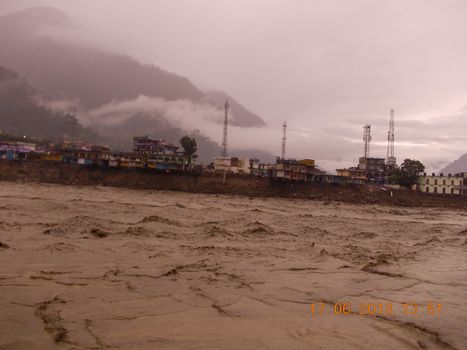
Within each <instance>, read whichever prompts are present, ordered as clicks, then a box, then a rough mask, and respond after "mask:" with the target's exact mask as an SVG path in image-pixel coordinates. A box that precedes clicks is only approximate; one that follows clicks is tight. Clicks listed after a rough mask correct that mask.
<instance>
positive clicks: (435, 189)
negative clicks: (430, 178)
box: [434, 180, 438, 193]
mask: <svg viewBox="0 0 467 350" xmlns="http://www.w3.org/2000/svg"><path fill="white" fill-rule="evenodd" d="M435 182H436V180H435ZM434 192H435V193H438V187H435V188H434Z"/></svg>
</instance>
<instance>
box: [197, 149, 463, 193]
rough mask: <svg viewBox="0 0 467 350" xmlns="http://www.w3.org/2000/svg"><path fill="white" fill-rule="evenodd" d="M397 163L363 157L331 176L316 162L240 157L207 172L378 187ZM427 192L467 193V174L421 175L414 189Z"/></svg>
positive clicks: (219, 161)
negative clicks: (269, 161)
mask: <svg viewBox="0 0 467 350" xmlns="http://www.w3.org/2000/svg"><path fill="white" fill-rule="evenodd" d="M393 167H394V164H389V165H388V164H387V162H386V160H385V159H384V158H368V157H361V158H360V159H359V163H358V165H357V166H355V167H350V168H344V169H336V172H337V174H335V175H332V174H327V173H326V172H324V171H322V170H320V169H319V168H317V167H316V166H315V161H314V160H313V159H302V160H295V159H281V158H280V157H278V158H277V160H276V162H275V163H261V162H260V161H259V160H258V159H249V160H248V159H239V158H237V157H230V158H222V157H219V158H215V160H214V163H213V164H212V165H211V166H210V167H208V168H207V169H206V170H208V171H212V172H218V173H222V172H227V173H231V174H250V175H253V176H260V177H268V178H271V179H273V180H275V181H293V182H314V183H337V184H358V185H364V184H375V185H381V186H382V185H385V184H388V183H389V181H388V180H389V174H390V170H391V169H392V168H393ZM413 188H414V189H416V190H419V191H421V192H426V193H439V194H456V195H459V194H464V195H466V194H467V172H465V173H458V174H447V175H444V174H438V175H436V174H434V173H433V174H431V175H429V174H426V173H424V174H423V175H421V176H419V177H418V179H417V184H416V185H415V186H414V187H413Z"/></svg>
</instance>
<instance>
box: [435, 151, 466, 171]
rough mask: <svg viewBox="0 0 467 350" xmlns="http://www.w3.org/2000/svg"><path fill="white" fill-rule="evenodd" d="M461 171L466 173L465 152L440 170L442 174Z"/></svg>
mask: <svg viewBox="0 0 467 350" xmlns="http://www.w3.org/2000/svg"><path fill="white" fill-rule="evenodd" d="M463 172H464V173H467V153H466V154H464V155H463V156H461V157H460V158H459V159H457V160H456V161H454V162H452V163H451V164H449V165H448V166H447V167H445V168H444V169H443V170H441V173H443V174H457V173H463Z"/></svg>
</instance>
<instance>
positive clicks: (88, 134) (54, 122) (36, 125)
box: [0, 66, 104, 143]
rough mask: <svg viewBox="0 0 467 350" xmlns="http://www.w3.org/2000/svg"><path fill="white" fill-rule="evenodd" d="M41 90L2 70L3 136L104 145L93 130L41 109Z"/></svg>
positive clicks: (0, 125) (0, 117) (0, 112)
mask: <svg viewBox="0 0 467 350" xmlns="http://www.w3.org/2000/svg"><path fill="white" fill-rule="evenodd" d="M37 94H38V92H37V90H36V89H35V88H34V87H32V86H31V85H30V84H29V83H28V82H27V81H26V80H25V79H24V78H22V77H20V76H19V75H18V74H17V73H16V72H13V71H11V70H9V69H6V68H4V67H2V66H0V130H1V133H8V134H16V135H26V136H32V137H39V138H47V139H49V140H51V141H58V140H59V139H60V138H61V137H63V136H64V135H69V136H71V135H72V134H73V133H74V135H75V136H76V137H79V138H81V139H82V140H84V141H89V142H96V143H98V142H103V141H104V140H102V139H101V138H100V137H99V136H98V135H97V134H95V133H94V132H92V130H91V129H89V128H85V127H83V126H82V125H81V124H80V123H79V122H78V121H77V120H76V119H75V118H74V117H72V116H71V115H65V114H63V113H58V112H53V111H51V110H49V109H48V108H45V107H43V106H40V105H39V104H38V103H37V102H36V99H35V97H36V96H37Z"/></svg>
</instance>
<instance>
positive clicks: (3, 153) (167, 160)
mask: <svg viewBox="0 0 467 350" xmlns="http://www.w3.org/2000/svg"><path fill="white" fill-rule="evenodd" d="M0 159H7V160H25V159H42V160H46V161H58V162H63V163H66V164H79V165H88V166H101V167H123V168H150V169H156V170H163V171H189V170H191V168H192V166H193V162H192V159H191V157H189V156H187V155H185V153H184V152H183V151H180V150H179V147H178V146H176V145H174V144H172V143H170V142H167V141H165V140H161V139H154V138H150V137H148V136H144V137H134V138H133V151H132V152H111V151H110V149H109V148H108V147H105V146H96V145H90V144H86V143H82V142H73V141H70V140H66V139H65V140H64V141H63V143H61V144H60V145H53V144H50V145H37V144H34V143H26V142H16V141H2V142H0Z"/></svg>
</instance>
